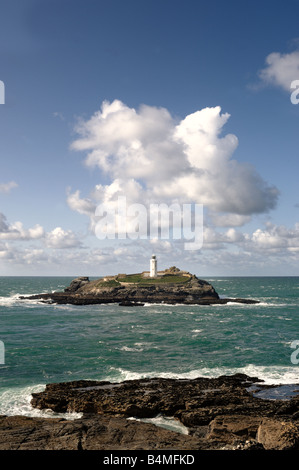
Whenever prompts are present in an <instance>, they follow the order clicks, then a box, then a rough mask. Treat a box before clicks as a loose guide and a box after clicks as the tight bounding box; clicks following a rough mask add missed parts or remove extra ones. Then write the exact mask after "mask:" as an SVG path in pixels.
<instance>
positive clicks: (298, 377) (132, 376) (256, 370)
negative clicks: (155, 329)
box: [105, 364, 299, 385]
mask: <svg viewBox="0 0 299 470" xmlns="http://www.w3.org/2000/svg"><path fill="white" fill-rule="evenodd" d="M237 373H242V374H246V375H248V376H250V377H257V378H258V379H260V380H263V381H264V383H265V384H267V385H279V384H299V366H292V367H284V366H257V365H254V364H248V365H246V366H244V367H238V368H228V367H216V368H213V369H210V368H201V369H194V370H192V371H189V372H158V371H153V372H145V373H142V372H132V371H129V370H125V369H122V368H114V367H112V368H111V377H107V378H105V380H110V381H117V382H119V381H123V380H136V379H142V378H150V377H160V378H169V379H195V378H197V377H207V378H213V377H214V378H215V377H219V376H220V375H233V374H237Z"/></svg>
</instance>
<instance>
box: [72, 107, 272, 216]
mask: <svg viewBox="0 0 299 470" xmlns="http://www.w3.org/2000/svg"><path fill="white" fill-rule="evenodd" d="M229 117H230V116H229V114H228V113H224V114H222V113H221V108H220V107H219V106H217V107H214V108H204V109H202V110H199V111H196V112H195V113H192V114H190V115H188V116H186V117H185V118H184V119H182V120H179V119H175V118H174V117H172V116H171V115H170V113H169V112H168V110H166V109H164V108H157V107H152V106H146V105H142V106H140V108H139V109H138V110H136V109H134V108H129V107H128V106H126V105H125V104H124V103H122V102H121V101H119V100H115V101H113V102H112V103H109V102H104V103H103V105H102V108H101V110H100V111H98V112H96V113H95V114H94V115H93V116H92V117H91V118H90V119H87V120H85V121H84V120H81V121H80V122H78V124H77V126H76V129H75V130H76V132H77V134H78V138H77V139H75V140H74V141H73V142H72V144H71V148H72V149H73V150H76V151H84V152H85V153H86V158H85V164H86V165H87V166H88V167H94V168H99V169H100V170H101V173H102V174H104V175H105V178H106V179H110V182H109V183H108V184H106V185H98V186H97V187H96V188H95V189H94V191H93V192H91V194H89V197H88V198H80V193H79V191H75V192H73V193H72V194H71V193H70V194H69V196H68V203H69V206H70V207H71V208H72V209H74V210H77V211H78V212H80V213H84V214H86V215H89V216H91V217H92V211H93V210H94V204H98V203H100V202H103V201H110V203H111V204H112V203H113V202H114V201H115V199H116V197H117V195H120V194H122V195H125V196H126V197H127V198H128V199H129V200H130V201H132V202H133V201H134V202H136V203H142V204H145V205H148V204H149V203H151V202H157V203H160V202H167V203H171V202H173V201H177V202H180V203H183V202H185V203H198V204H203V205H204V206H205V207H206V208H207V209H209V210H211V211H214V212H224V213H227V214H236V215H239V216H245V217H247V216H250V215H252V214H257V213H263V212H267V211H269V210H271V209H273V208H274V207H275V206H276V203H277V199H278V195H279V191H278V189H277V188H276V187H274V186H271V185H268V183H267V182H266V181H264V180H263V178H262V177H261V176H260V175H259V174H258V173H257V172H256V170H255V169H254V168H253V167H252V166H250V165H249V164H244V163H240V162H238V161H237V160H234V159H233V158H232V157H233V154H234V152H235V150H236V148H237V146H238V139H237V137H236V136H235V135H233V134H226V135H224V136H223V135H222V132H223V127H224V126H225V124H226V123H227V121H228V120H229Z"/></svg>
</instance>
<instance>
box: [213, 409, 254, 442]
mask: <svg viewBox="0 0 299 470" xmlns="http://www.w3.org/2000/svg"><path fill="white" fill-rule="evenodd" d="M260 423H261V418H259V417H257V416H247V415H234V416H229V415H224V416H221V415H220V416H217V417H216V418H215V419H213V420H212V421H211V422H210V424H209V432H208V434H207V439H217V440H219V441H223V442H225V443H229V444H233V443H235V442H236V441H237V440H238V439H240V438H242V439H243V440H245V441H248V440H252V439H255V438H256V434H257V431H258V427H259V425H260Z"/></svg>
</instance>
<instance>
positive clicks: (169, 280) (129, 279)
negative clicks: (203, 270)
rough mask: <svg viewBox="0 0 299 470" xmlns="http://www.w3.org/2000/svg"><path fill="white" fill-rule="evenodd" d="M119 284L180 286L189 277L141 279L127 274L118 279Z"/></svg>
mask: <svg viewBox="0 0 299 470" xmlns="http://www.w3.org/2000/svg"><path fill="white" fill-rule="evenodd" d="M118 279H119V281H120V282H129V283H132V284H139V285H146V286H148V285H151V284H155V285H156V284H182V283H185V282H188V281H189V279H190V277H189V276H180V275H176V274H164V275H163V276H161V277H157V278H152V277H143V276H142V275H141V274H128V275H127V276H124V277H120V278H118Z"/></svg>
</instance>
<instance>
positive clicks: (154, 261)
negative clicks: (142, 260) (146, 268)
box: [150, 255, 157, 277]
mask: <svg viewBox="0 0 299 470" xmlns="http://www.w3.org/2000/svg"><path fill="white" fill-rule="evenodd" d="M156 276H157V258H156V255H152V258H151V264H150V277H156Z"/></svg>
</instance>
